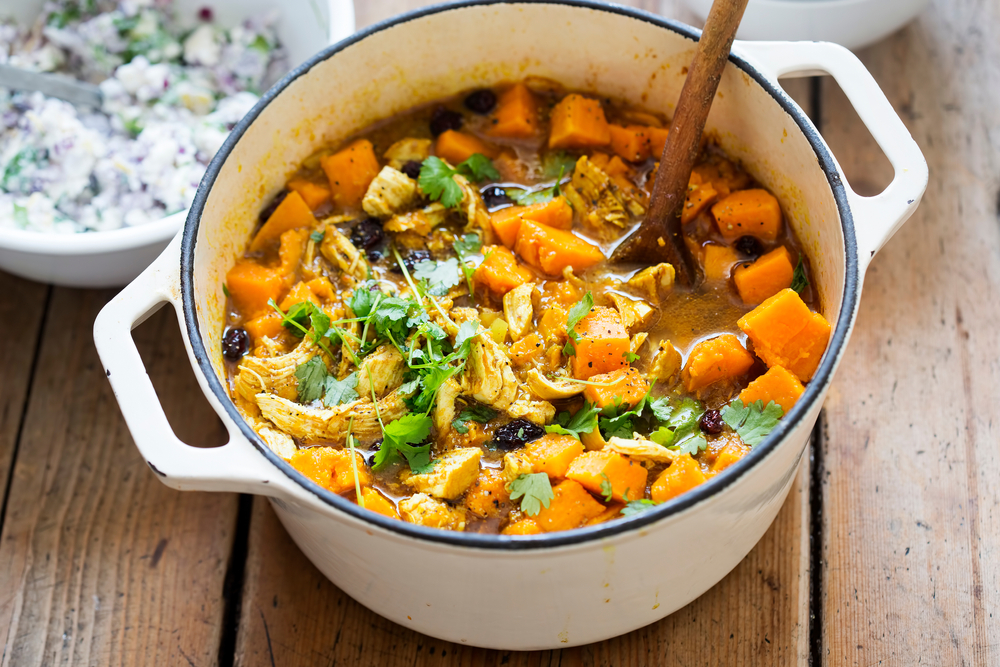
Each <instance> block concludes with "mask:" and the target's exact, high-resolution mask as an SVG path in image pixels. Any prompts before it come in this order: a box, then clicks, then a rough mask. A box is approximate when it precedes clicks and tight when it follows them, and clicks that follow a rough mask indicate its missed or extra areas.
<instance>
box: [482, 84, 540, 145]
mask: <svg viewBox="0 0 1000 667" xmlns="http://www.w3.org/2000/svg"><path fill="white" fill-rule="evenodd" d="M536 132H538V101H537V100H535V96H534V95H533V94H532V92H531V91H530V90H528V87H527V86H526V85H524V84H523V83H516V84H514V85H513V86H511V87H510V88H508V89H507V90H505V91H504V92H503V93H501V94H500V98H499V99H498V100H497V109H496V112H494V115H493V125H492V126H491V127H490V130H489V134H491V135H492V136H494V137H506V138H509V139H527V138H529V137H533V136H535V133H536Z"/></svg>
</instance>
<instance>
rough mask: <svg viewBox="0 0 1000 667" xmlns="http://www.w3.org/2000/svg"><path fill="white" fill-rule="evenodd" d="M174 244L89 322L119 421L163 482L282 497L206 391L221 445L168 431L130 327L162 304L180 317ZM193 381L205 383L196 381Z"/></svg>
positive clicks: (269, 469) (268, 470) (269, 470)
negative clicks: (191, 441) (224, 439)
mask: <svg viewBox="0 0 1000 667" xmlns="http://www.w3.org/2000/svg"><path fill="white" fill-rule="evenodd" d="M180 241H181V234H178V235H177V236H176V237H174V240H173V241H171V242H170V245H168V246H167V248H166V249H165V250H164V251H163V253H162V254H161V255H160V256H159V257H158V258H157V259H156V261H154V262H153V263H152V264H151V265H150V266H149V267H147V268H146V270H145V271H143V272H142V273H141V274H140V275H139V277H137V278H136V279H135V280H134V281H132V283H130V284H129V285H128V287H126V288H125V289H124V290H122V291H121V293H120V294H118V295H117V296H116V297H115V298H113V299H112V300H111V301H110V302H108V304H107V305H106V306H105V307H104V308H103V309H101V312H100V313H99V314H98V316H97V319H96V320H95V322H94V344H95V345H96V346H97V353H98V355H99V356H100V358H101V362H102V363H103V364H104V369H105V372H106V374H107V376H108V381H109V382H110V383H111V388H112V389H113V390H114V392H115V398H116V399H117V401H118V405H119V406H120V407H121V411H122V415H123V416H124V417H125V423H126V424H127V425H128V429H129V431H130V432H131V434H132V438H133V439H134V440H135V444H136V447H138V448H139V451H140V452H141V454H142V456H143V458H144V459H145V460H146V463H147V464H148V465H149V467H150V469H152V471H153V472H155V473H156V474H157V476H158V477H159V478H160V481H161V482H163V483H164V484H166V485H167V486H170V487H172V488H175V489H180V490H183V491H190V490H195V491H235V492H240V493H257V494H262V495H278V496H285V493H283V489H282V488H281V486H282V485H281V483H280V480H278V479H273V478H275V477H276V475H275V474H274V473H275V468H274V466H272V465H271V464H270V463H269V462H268V461H267V459H266V458H264V456H263V455H262V454H261V453H260V452H259V451H258V450H257V449H256V448H255V447H254V446H253V445H252V444H250V442H249V441H247V439H246V438H245V437H244V436H243V434H242V433H240V431H239V428H238V427H237V426H236V424H235V423H233V420H232V419H230V418H229V415H228V414H226V412H225V410H223V409H222V406H221V405H219V403H218V401H217V400H214V396H212V395H211V394H208V393H206V396H209V399H208V400H209V403H211V404H212V408H213V409H214V410H215V411H216V413H217V414H218V415H219V417H220V418H221V419H222V422H223V424H224V425H225V427H226V430H227V431H228V432H229V442H228V443H227V444H225V445H222V446H221V447H212V448H199V447H191V446H189V445H187V444H185V443H184V442H182V441H181V440H180V439H179V438H178V437H177V436H176V435H175V434H174V431H173V429H172V428H171V427H170V423H169V422H168V421H167V417H166V415H165V414H164V412H163V407H162V406H161V405H160V400H159V399H158V398H157V396H156V390H155V389H153V384H152V383H151V382H150V380H149V375H148V374H147V373H146V368H145V366H144V365H143V363H142V358H141V357H140V356H139V350H138V349H137V348H136V346H135V341H134V340H133V339H132V329H134V328H135V327H137V326H138V325H140V324H142V322H144V321H145V320H146V318H148V317H149V316H150V315H152V314H153V313H155V312H156V311H157V310H159V308H160V307H161V306H162V305H163V304H164V303H170V304H171V305H173V307H174V309H175V310H176V311H177V317H178V319H179V320H180V321H181V322H183V317H184V316H183V313H182V309H181V307H180V306H181V298H180V245H181V244H180ZM182 331H183V326H182ZM185 345H186V346H187V348H188V354H189V355H190V354H191V349H190V345H189V344H188V343H187V341H185ZM196 374H197V372H196ZM198 380H199V382H200V383H201V384H202V386H204V385H205V383H204V379H203V378H201V377H199V378H198ZM220 471H225V472H224V475H220ZM277 477H280V475H278V476H277Z"/></svg>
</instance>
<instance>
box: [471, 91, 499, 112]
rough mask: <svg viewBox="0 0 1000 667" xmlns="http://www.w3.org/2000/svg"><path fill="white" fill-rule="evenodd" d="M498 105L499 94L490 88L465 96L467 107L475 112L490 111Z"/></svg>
mask: <svg viewBox="0 0 1000 667" xmlns="http://www.w3.org/2000/svg"><path fill="white" fill-rule="evenodd" d="M496 105H497V96H496V93H494V92H493V91H492V90H490V89H489V88H483V89H482V90H477V91H476V92H474V93H470V94H469V96H468V97H466V98H465V108H466V109H468V110H469V111H473V112H475V113H489V112H491V111H493V107H495V106H496Z"/></svg>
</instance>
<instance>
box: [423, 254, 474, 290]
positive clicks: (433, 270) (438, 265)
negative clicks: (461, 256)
mask: <svg viewBox="0 0 1000 667" xmlns="http://www.w3.org/2000/svg"><path fill="white" fill-rule="evenodd" d="M413 277H414V278H416V279H417V280H425V281H427V284H428V286H429V289H428V290H427V291H428V292H430V293H431V294H433V295H435V296H441V295H443V294H445V293H447V292H448V289H449V288H451V287H454V286H455V285H457V284H458V283H460V282H461V281H462V274H461V273H459V269H458V260H457V259H455V258H454V257H451V258H449V259H446V260H444V261H442V262H437V261H435V260H433V259H425V260H424V261H422V262H420V263H419V264H417V265H416V266H415V267H414V269H413Z"/></svg>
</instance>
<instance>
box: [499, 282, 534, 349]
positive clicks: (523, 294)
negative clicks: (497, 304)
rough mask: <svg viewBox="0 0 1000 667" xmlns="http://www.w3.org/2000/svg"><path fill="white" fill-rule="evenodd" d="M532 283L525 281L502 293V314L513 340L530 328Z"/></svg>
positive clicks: (532, 310) (517, 339)
mask: <svg viewBox="0 0 1000 667" xmlns="http://www.w3.org/2000/svg"><path fill="white" fill-rule="evenodd" d="M534 291H535V284H534V283H525V284H524V285H520V286H519V287H515V288H514V289H512V290H511V291H509V292H507V293H506V294H504V295H503V315H504V319H505V320H507V330H508V332H509V333H510V339H511V340H512V341H513V342H515V343H516V342H517V341H519V340H521V338H523V337H524V336H525V335H526V334H527V333H528V332H529V331H530V330H531V325H532V321H533V319H534V316H535V311H534V308H533V307H532V302H531V297H532V293H533V292H534Z"/></svg>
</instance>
